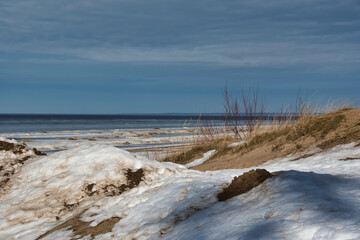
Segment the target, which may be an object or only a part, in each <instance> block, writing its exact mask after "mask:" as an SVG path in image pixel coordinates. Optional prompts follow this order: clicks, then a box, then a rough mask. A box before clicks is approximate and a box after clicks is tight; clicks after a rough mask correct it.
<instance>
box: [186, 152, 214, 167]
mask: <svg viewBox="0 0 360 240" xmlns="http://www.w3.org/2000/svg"><path fill="white" fill-rule="evenodd" d="M215 152H216V150H210V151H208V152H206V153H204V155H203V157H202V158H199V159H196V160H194V161H192V162H191V163H188V164H185V167H187V168H192V167H195V166H199V165H201V164H203V163H204V162H206V161H207V160H209V159H210V158H211V156H212V155H214V153H215Z"/></svg>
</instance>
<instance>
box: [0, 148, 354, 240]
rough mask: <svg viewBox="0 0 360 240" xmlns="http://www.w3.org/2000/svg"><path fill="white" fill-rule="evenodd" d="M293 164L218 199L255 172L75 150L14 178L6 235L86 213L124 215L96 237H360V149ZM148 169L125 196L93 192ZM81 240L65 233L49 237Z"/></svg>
mask: <svg viewBox="0 0 360 240" xmlns="http://www.w3.org/2000/svg"><path fill="white" fill-rule="evenodd" d="M345 158H352V159H353V160H349V161H343V160H341V159H345ZM290 160H291V156H289V157H287V158H283V159H276V160H273V161H271V162H268V163H266V164H264V165H263V166H259V167H258V168H265V169H267V170H268V171H270V172H272V173H275V175H276V176H275V177H273V178H271V179H268V180H267V181H265V182H264V183H263V184H261V185H259V186H258V187H256V188H254V189H252V190H251V191H249V192H248V193H245V194H243V195H240V196H237V197H234V198H232V199H229V200H227V201H224V202H218V201H217V198H216V196H217V194H218V193H219V192H220V191H221V190H222V188H223V187H224V186H226V184H228V183H230V182H231V180H232V178H233V177H234V176H237V175H240V174H242V173H244V172H247V171H249V170H250V169H239V170H220V171H213V172H199V171H194V170H188V169H186V168H185V167H184V166H181V165H177V164H171V163H159V162H156V161H152V160H148V159H146V158H144V157H135V156H134V155H132V154H130V153H128V152H126V151H124V150H120V149H117V148H115V147H112V146H106V145H91V146H80V147H76V148H73V149H69V150H66V151H63V152H58V153H55V154H53V155H51V156H47V157H42V158H39V159H33V160H31V161H30V162H27V163H26V164H25V165H24V166H22V168H21V169H20V171H19V172H17V173H16V174H15V175H14V176H13V178H12V179H11V182H12V189H11V191H10V192H9V193H7V194H6V195H5V196H1V198H0V214H1V217H0V236H1V239H37V238H38V237H39V236H40V235H42V234H44V233H45V232H47V231H49V230H50V229H52V228H54V227H56V226H58V225H60V224H61V223H63V222H65V221H66V220H67V219H69V218H71V217H73V216H75V215H76V214H78V213H80V212H82V211H84V210H85V212H84V213H83V214H82V216H81V220H82V221H86V222H91V224H90V226H96V225H97V224H98V223H100V222H101V221H103V220H105V219H108V218H111V217H119V218H120V219H121V220H120V221H119V222H118V223H116V224H115V225H114V227H113V229H112V232H109V233H106V234H102V235H98V236H96V237H95V238H94V239H159V238H160V239H313V240H320V239H360V229H359V226H360V211H359V209H360V189H359V186H360V171H359V167H360V147H359V146H355V144H347V145H342V146H338V147H336V148H334V149H331V150H329V151H326V152H323V153H318V154H316V155H314V156H311V157H308V158H304V159H300V160H297V161H290ZM140 168H142V169H143V170H144V174H145V176H144V178H143V181H142V182H141V183H140V184H139V186H138V187H135V188H132V189H130V190H128V191H126V192H124V193H122V194H120V195H117V196H111V197H109V196H105V195H103V194H101V193H99V194H94V195H92V196H88V195H86V194H85V192H84V187H85V186H87V184H90V183H95V188H98V189H101V188H102V187H103V186H104V185H106V184H109V183H113V184H122V183H124V181H126V176H125V170H126V169H133V170H137V169H140ZM64 203H66V204H64ZM65 205H67V206H68V208H66V207H65ZM69 206H70V207H69ZM56 217H58V219H56ZM73 237H74V235H73V233H72V232H71V230H68V229H60V230H58V231H55V232H53V233H51V234H50V235H47V236H46V237H44V238H43V239H72V238H73ZM83 239H91V237H90V236H86V237H84V238H83Z"/></svg>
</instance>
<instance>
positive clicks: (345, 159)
mask: <svg viewBox="0 0 360 240" xmlns="http://www.w3.org/2000/svg"><path fill="white" fill-rule="evenodd" d="M359 159H360V157H357V158H352V157H347V158H342V159H340V161H350V160H359Z"/></svg>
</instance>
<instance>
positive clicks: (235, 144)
mask: <svg viewBox="0 0 360 240" xmlns="http://www.w3.org/2000/svg"><path fill="white" fill-rule="evenodd" d="M242 144H244V141H240V142H234V143H231V144H229V146H228V147H229V148H231V147H237V146H239V145H242Z"/></svg>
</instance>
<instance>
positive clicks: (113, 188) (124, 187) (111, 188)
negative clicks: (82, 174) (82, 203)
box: [84, 168, 144, 196]
mask: <svg viewBox="0 0 360 240" xmlns="http://www.w3.org/2000/svg"><path fill="white" fill-rule="evenodd" d="M143 177H144V170H143V169H142V168H140V169H138V170H136V171H135V172H133V171H132V169H127V170H126V178H127V183H126V184H121V185H120V186H117V185H115V184H108V185H105V186H102V187H101V189H99V190H95V188H94V187H95V186H96V183H90V184H87V185H86V186H85V187H84V192H85V194H86V195H88V196H92V195H94V194H101V193H103V194H105V196H118V195H120V194H122V193H123V192H125V191H128V190H130V189H132V188H135V187H137V186H138V185H139V184H140V182H141V181H142V179H143Z"/></svg>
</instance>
